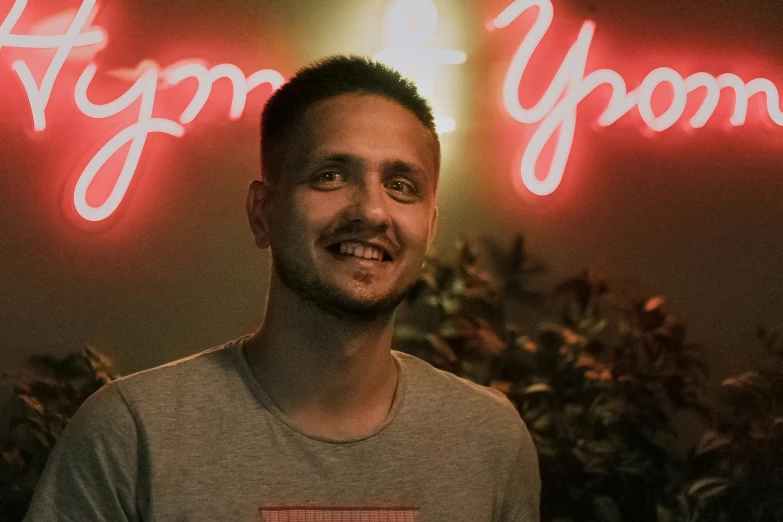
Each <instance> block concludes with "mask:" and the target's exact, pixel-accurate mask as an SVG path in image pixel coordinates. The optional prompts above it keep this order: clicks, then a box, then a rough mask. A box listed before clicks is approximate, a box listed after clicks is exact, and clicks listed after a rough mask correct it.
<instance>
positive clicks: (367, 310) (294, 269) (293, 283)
mask: <svg viewBox="0 0 783 522" xmlns="http://www.w3.org/2000/svg"><path fill="white" fill-rule="evenodd" d="M272 267H273V270H274V271H275V273H276V274H277V276H278V277H279V278H280V281H281V282H282V283H283V284H284V285H285V286H286V287H287V288H289V289H290V290H291V291H292V292H294V293H296V294H297V295H299V296H301V297H302V298H304V299H306V300H307V301H310V302H311V303H313V304H315V305H316V306H317V307H318V308H320V309H322V310H324V311H325V312H328V313H330V314H332V315H334V316H336V317H339V318H341V319H349V320H354V321H361V322H370V321H374V320H376V319H379V318H381V317H384V316H391V315H392V314H393V312H394V310H395V309H396V308H397V307H398V306H399V305H400V303H402V302H403V301H404V300H405V298H406V297H407V296H408V294H410V293H411V291H412V290H413V288H414V286H415V285H416V281H413V282H412V283H411V284H409V285H408V286H406V287H405V288H402V289H400V290H396V291H394V290H392V291H391V292H389V293H387V294H386V295H384V296H381V297H379V298H376V299H357V298H355V297H353V296H350V295H347V294H346V293H345V292H343V291H341V290H340V289H339V288H337V287H335V285H332V284H329V283H327V282H326V281H324V280H323V279H321V278H320V277H319V276H318V275H311V274H310V275H308V271H307V269H306V268H305V267H303V266H302V265H300V264H298V263H296V261H293V260H289V259H285V258H284V257H283V256H278V255H276V254H275V252H274V250H273V251H272Z"/></svg>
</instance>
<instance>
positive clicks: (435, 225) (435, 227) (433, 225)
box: [427, 206, 438, 250]
mask: <svg viewBox="0 0 783 522" xmlns="http://www.w3.org/2000/svg"><path fill="white" fill-rule="evenodd" d="M437 230H438V207H437V206H435V207H433V208H432V218H431V219H430V233H429V237H428V238H427V250H429V249H430V246H432V241H433V240H434V239H435V233H436V232H437Z"/></svg>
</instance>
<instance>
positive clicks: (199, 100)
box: [165, 63, 285, 124]
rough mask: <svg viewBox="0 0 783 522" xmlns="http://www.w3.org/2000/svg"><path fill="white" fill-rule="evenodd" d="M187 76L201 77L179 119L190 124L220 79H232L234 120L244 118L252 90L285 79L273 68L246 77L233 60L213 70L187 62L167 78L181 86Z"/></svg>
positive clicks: (231, 114) (172, 83) (231, 115)
mask: <svg viewBox="0 0 783 522" xmlns="http://www.w3.org/2000/svg"><path fill="white" fill-rule="evenodd" d="M185 78H196V79H197V80H198V88H197V90H196V94H195V95H194V96H193V99H192V100H191V101H190V104H188V106H187V108H186V109H185V111H184V112H183V113H182V116H180V119H179V121H180V123H183V124H187V123H190V122H191V121H193V120H194V119H195V118H196V116H198V114H199V112H201V109H203V108H204V105H205V104H206V103H207V100H208V99H209V95H210V94H211V92H212V84H213V83H215V81H217V80H218V79H220V78H228V79H229V80H231V83H232V85H233V87H234V95H233V97H232V99H231V108H230V110H229V113H228V117H229V119H231V120H238V119H239V118H241V117H242V113H243V112H244V110H245V103H246V102H247V94H248V93H249V92H250V91H251V90H253V89H255V88H256V87H258V86H260V85H262V84H264V83H268V84H270V85H271V86H272V89H277V88H278V87H280V86H281V85H282V84H283V82H284V81H285V79H284V78H283V76H282V75H281V74H280V73H279V72H277V71H274V70H272V69H264V70H263V71H257V72H254V73H253V74H251V75H250V76H249V77H247V78H245V74H244V73H243V72H242V70H241V69H240V68H239V67H237V66H236V65H232V64H229V63H225V64H222V65H216V66H215V67H213V68H211V69H207V68H206V67H205V66H204V65H202V64H200V63H190V64H184V65H181V66H179V67H176V68H174V69H172V70H171V71H170V72H169V73H168V74H167V75H166V78H165V79H166V81H167V82H168V83H170V84H171V85H177V84H178V83H180V82H181V81H183V80H184V79H185Z"/></svg>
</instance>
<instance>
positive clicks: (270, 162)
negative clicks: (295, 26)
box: [261, 55, 440, 180]
mask: <svg viewBox="0 0 783 522" xmlns="http://www.w3.org/2000/svg"><path fill="white" fill-rule="evenodd" d="M351 93H362V94H375V95H378V96H383V97H385V98H388V99H389V100H391V101H394V102H397V103H399V104H400V105H402V106H403V107H404V108H406V109H408V110H409V111H410V112H411V113H412V114H413V115H415V116H416V118H418V120H419V121H420V122H421V123H422V125H424V127H425V128H426V129H427V130H428V131H429V133H430V134H431V135H432V138H433V140H434V141H435V146H436V153H437V157H436V165H437V168H438V169H440V140H439V139H438V133H437V131H436V129H435V119H434V117H433V114H432V108H431V107H430V105H429V103H428V102H427V100H425V99H424V98H423V97H422V96H421V95H420V94H419V91H418V89H417V88H416V86H415V85H414V84H413V82H411V81H410V80H408V79H406V78H405V77H403V76H402V75H401V74H400V73H399V72H397V71H395V70H394V69H392V68H390V67H388V66H386V65H384V64H382V63H380V62H377V61H375V60H372V59H370V58H367V57H363V56H356V55H349V56H344V55H338V56H329V57H326V58H322V59H320V60H318V61H316V62H314V63H312V64H310V65H309V66H307V67H304V68H302V69H300V70H299V71H297V72H296V74H295V75H294V76H293V77H292V78H291V79H290V80H289V81H288V82H286V83H285V84H283V86H281V87H280V88H279V89H277V90H276V91H275V92H274V93H273V94H272V96H270V97H269V100H268V101H267V102H266V105H264V110H263V112H262V113H261V172H262V176H263V177H264V179H266V180H270V177H269V176H270V173H271V174H273V177H272V180H273V178H274V173H275V171H276V169H277V168H279V167H280V162H281V161H282V158H281V157H280V149H281V145H282V144H283V142H284V141H285V139H286V138H287V137H289V135H290V132H291V131H292V130H293V128H295V127H296V125H297V123H298V122H299V121H300V119H301V117H302V116H303V115H304V113H305V112H306V111H307V109H309V108H310V107H311V106H313V105H315V104H316V103H318V102H320V101H322V100H326V99H328V98H333V97H335V96H339V95H341V94H351Z"/></svg>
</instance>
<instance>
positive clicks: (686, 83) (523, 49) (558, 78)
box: [492, 0, 783, 196]
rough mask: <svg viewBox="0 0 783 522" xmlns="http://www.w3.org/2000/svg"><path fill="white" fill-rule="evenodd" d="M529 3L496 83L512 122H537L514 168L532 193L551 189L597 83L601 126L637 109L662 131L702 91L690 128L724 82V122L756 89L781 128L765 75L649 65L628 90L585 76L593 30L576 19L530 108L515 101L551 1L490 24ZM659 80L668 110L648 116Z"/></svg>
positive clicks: (605, 73) (701, 120)
mask: <svg viewBox="0 0 783 522" xmlns="http://www.w3.org/2000/svg"><path fill="white" fill-rule="evenodd" d="M531 7H537V8H538V17H537V18H536V21H535V22H534V24H533V27H532V28H531V29H530V31H529V32H528V33H527V35H526V36H525V38H524V39H523V41H522V43H521V44H520V46H519V48H518V49H517V52H516V54H515V55H514V57H513V59H512V61H511V64H510V66H509V69H508V72H507V74H506V78H505V81H504V84H503V103H504V105H505V108H506V110H507V111H508V113H509V114H510V115H511V117H512V118H514V119H515V120H516V121H518V122H520V123H526V124H531V123H539V126H538V128H537V129H536V131H535V132H534V133H533V135H532V137H531V138H530V142H529V143H528V145H527V147H526V148H525V150H524V152H523V155H522V161H521V166H520V169H521V172H520V174H521V177H522V181H523V183H524V184H525V186H526V187H527V188H528V189H529V190H530V191H531V192H532V193H534V194H537V195H541V196H545V195H548V194H551V193H552V192H554V191H555V190H556V189H557V187H558V186H559V185H560V181H561V180H562V178H563V173H564V171H565V167H566V163H567V162H568V158H569V155H570V152H571V146H572V144H573V140H574V129H575V126H576V115H577V107H578V106H579V104H580V103H581V102H582V100H584V99H585V98H586V97H587V96H588V95H589V94H590V93H591V92H593V91H594V90H595V89H596V88H598V87H599V86H600V85H604V84H606V85H609V86H610V87H611V88H612V94H611V98H610V100H609V103H608V106H607V108H606V110H605V111H604V112H603V113H602V114H601V116H599V118H598V124H599V125H601V126H608V125H611V124H613V123H615V122H616V121H617V120H619V119H620V118H621V117H622V116H624V115H625V114H627V113H628V112H629V111H630V110H631V109H633V108H634V107H637V108H638V111H639V115H640V116H641V118H642V120H643V121H644V122H645V124H646V125H647V126H648V127H649V128H650V129H651V130H653V131H655V132H662V131H664V130H666V129H668V128H669V127H671V126H672V125H674V124H675V123H677V121H679V120H680V119H681V118H682V117H683V115H684V111H685V106H686V101H687V98H688V94H689V93H690V92H692V91H694V90H696V89H706V92H707V96H706V97H705V99H704V101H703V102H702V104H701V106H700V108H699V109H698V111H697V112H696V114H694V115H693V116H692V117H691V118H690V120H689V121H688V124H689V125H690V126H691V127H693V128H700V127H703V126H704V125H705V124H706V123H707V121H708V120H709V119H710V117H711V116H712V115H713V113H714V112H715V109H716V107H717V106H718V102H719V100H720V95H721V91H722V90H723V89H726V88H731V89H732V90H733V91H734V94H735V103H734V111H733V115H732V116H731V118H730V120H729V121H730V123H731V124H732V125H734V126H740V125H743V124H745V120H746V117H747V113H748V100H749V98H750V97H751V96H754V95H756V94H760V93H763V94H764V95H765V96H766V102H767V103H766V108H767V113H768V114H769V117H770V119H771V120H772V121H773V122H774V123H775V124H777V125H780V126H783V112H781V110H780V100H779V96H778V90H777V88H776V87H775V85H774V84H773V83H772V82H771V81H770V80H767V79H765V78H756V79H754V80H751V81H749V82H747V83H745V82H743V81H742V79H740V78H739V77H738V76H737V75H735V74H730V73H727V74H722V75H720V76H718V77H717V78H716V77H715V76H712V75H711V74H708V73H705V72H697V73H695V74H692V75H690V76H688V77H687V78H683V77H682V76H681V75H680V74H679V73H678V72H677V71H675V70H673V69H670V68H668V67H661V68H658V69H655V70H653V71H651V72H650V73H649V74H648V75H647V76H646V77H645V79H644V80H643V81H642V83H641V85H639V87H637V88H636V89H635V90H633V91H630V92H628V91H627V88H626V83H625V80H624V79H623V78H622V77H621V76H620V74H619V73H617V72H615V71H613V70H611V69H599V70H597V71H593V72H591V73H590V74H588V75H586V76H585V66H586V63H587V57H588V53H589V51H590V44H591V42H592V39H593V34H594V32H595V23H594V22H592V21H589V20H588V21H586V22H584V24H583V25H582V29H581V30H580V32H579V35H578V36H577V38H576V41H575V42H574V44H573V45H572V46H571V48H570V49H569V51H568V52H567V53H566V56H565V58H564V59H563V62H562V64H561V66H560V68H559V69H558V71H557V73H556V74H555V75H554V78H553V79H552V82H551V83H550V85H549V87H548V88H547V89H546V91H545V92H544V94H543V95H542V96H541V99H540V100H539V101H538V103H536V104H535V105H534V106H533V107H530V108H525V107H522V104H521V103H520V101H519V88H520V84H521V81H522V76H523V74H524V73H525V69H526V68H527V66H528V63H529V62H530V59H531V57H532V56H533V53H535V51H536V49H537V48H538V46H539V44H540V43H541V40H542V39H543V38H544V35H545V34H546V33H547V31H548V30H549V27H550V25H551V23H552V19H553V8H552V3H551V2H550V0H516V1H514V2H512V3H511V4H509V5H508V6H507V7H506V8H505V9H504V10H503V11H502V12H501V13H500V14H499V15H498V16H497V17H496V18H495V19H494V20H493V21H492V25H493V26H494V27H496V28H503V27H507V26H508V25H510V24H511V23H512V22H513V21H514V20H516V19H517V18H518V17H519V16H520V15H521V14H522V13H524V12H525V11H527V10H528V9H530V8H531ZM664 84H667V85H669V87H670V88H671V89H672V90H673V92H674V97H673V99H672V101H671V103H670V106H669V107H668V109H666V110H665V111H664V112H663V113H662V114H658V115H656V114H655V113H654V112H653V109H652V101H651V98H652V96H653V93H654V92H655V90H656V89H657V88H658V87H660V86H662V85H664ZM555 133H557V137H555ZM553 139H554V140H556V141H555V142H554V147H555V149H554V151H555V152H554V157H553V159H552V162H551V165H550V167H549V170H548V172H547V173H546V175H545V176H544V177H543V178H542V179H539V177H538V176H537V175H536V167H537V165H538V160H539V158H540V156H541V153H542V151H543V150H544V147H545V146H546V145H547V144H549V143H550V140H553Z"/></svg>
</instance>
